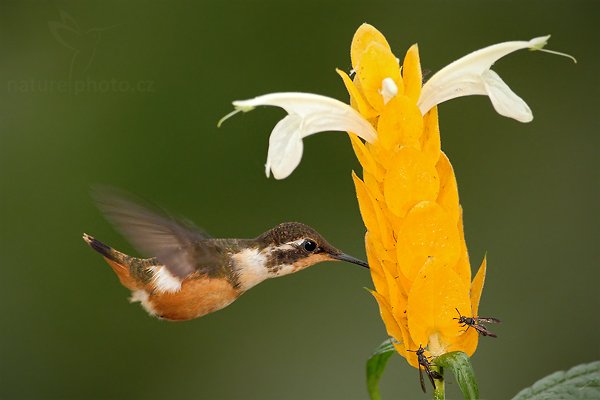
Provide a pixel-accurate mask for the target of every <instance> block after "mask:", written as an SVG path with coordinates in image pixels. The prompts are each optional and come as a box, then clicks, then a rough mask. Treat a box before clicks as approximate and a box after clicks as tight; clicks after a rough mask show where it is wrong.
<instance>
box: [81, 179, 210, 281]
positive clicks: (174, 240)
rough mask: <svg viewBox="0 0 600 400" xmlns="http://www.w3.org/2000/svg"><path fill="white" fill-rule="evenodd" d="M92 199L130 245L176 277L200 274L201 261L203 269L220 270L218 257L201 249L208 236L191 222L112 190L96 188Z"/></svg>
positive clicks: (203, 247)
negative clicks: (162, 265) (153, 259)
mask: <svg viewBox="0 0 600 400" xmlns="http://www.w3.org/2000/svg"><path fill="white" fill-rule="evenodd" d="M92 196H93V198H94V199H95V200H96V203H97V205H98V208H100V210H101V211H102V212H103V213H104V215H105V216H106V218H107V219H108V220H109V221H110V222H111V223H112V224H113V225H114V226H115V228H117V229H118V230H119V231H120V232H121V233H122V234H123V235H124V236H125V237H126V238H127V239H128V240H129V241H130V242H131V244H133V245H134V246H135V247H136V248H137V249H138V250H139V251H140V252H141V253H143V254H144V255H146V256H148V257H156V258H157V259H158V260H159V261H160V262H161V263H162V264H164V265H165V267H166V268H167V269H168V270H169V272H171V273H172V274H173V275H175V276H177V277H179V278H185V277H186V276H188V275H189V274H191V273H194V272H197V271H199V270H200V268H199V267H198V266H199V261H202V263H201V265H203V267H204V268H203V269H213V268H219V267H220V266H221V263H219V262H218V260H217V259H215V257H214V256H215V255H216V254H214V253H213V252H212V251H210V249H208V248H206V247H207V246H205V245H200V243H206V242H207V240H206V239H208V238H209V236H208V235H207V234H206V233H205V232H203V231H201V230H200V229H199V228H197V227H196V226H194V225H193V224H192V223H190V222H189V221H187V220H181V219H176V218H175V217H173V216H171V215H169V214H168V213H167V212H165V211H163V210H159V209H156V208H155V207H153V208H154V209H152V208H150V207H148V206H144V205H142V204H141V201H140V200H138V199H134V198H133V197H132V196H131V195H130V194H128V193H125V192H123V191H120V190H116V189H113V188H105V187H98V188H95V189H94V190H93V191H92ZM208 242H210V241H208ZM217 258H219V257H217ZM200 272H205V273H206V272H209V271H200Z"/></svg>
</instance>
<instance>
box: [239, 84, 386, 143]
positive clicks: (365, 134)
mask: <svg viewBox="0 0 600 400" xmlns="http://www.w3.org/2000/svg"><path fill="white" fill-rule="evenodd" d="M233 105H234V106H235V107H236V108H237V109H240V110H242V111H250V110H252V109H254V108H255V107H257V106H276V107H281V108H283V109H284V110H285V111H287V112H288V113H289V114H290V115H299V116H300V117H302V118H308V117H311V119H312V117H314V116H316V115H318V116H319V117H320V118H326V119H327V121H323V122H322V123H321V124H322V126H324V127H326V128H325V129H324V130H331V131H349V132H352V133H355V134H357V135H358V136H360V137H361V138H363V139H364V140H366V141H367V142H374V141H375V139H376V138H377V131H376V130H375V129H374V128H373V126H372V125H371V124H370V123H369V121H367V120H366V119H365V118H364V117H363V116H362V115H360V113H359V112H358V111H356V110H355V109H353V108H352V107H350V106H349V105H348V104H345V103H342V102H341V101H339V100H336V99H332V98H331V97H326V96H321V95H318V94H312V93H298V92H283V93H270V94H266V95H263V96H258V97H255V98H253V99H249V100H238V101H234V102H233ZM305 126H306V125H305ZM317 132H319V131H314V132H310V133H308V134H306V133H305V132H304V130H303V133H302V134H301V137H306V136H308V135H311V134H313V133H317Z"/></svg>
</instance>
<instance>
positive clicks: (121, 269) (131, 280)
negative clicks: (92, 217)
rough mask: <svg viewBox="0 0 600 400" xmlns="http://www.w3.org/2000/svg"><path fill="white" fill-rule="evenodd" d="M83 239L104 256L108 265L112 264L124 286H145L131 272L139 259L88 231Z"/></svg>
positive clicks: (131, 287) (132, 287) (135, 287)
mask: <svg viewBox="0 0 600 400" xmlns="http://www.w3.org/2000/svg"><path fill="white" fill-rule="evenodd" d="M83 240H84V241H85V242H86V243H87V244H88V245H89V246H90V247H91V248H92V249H94V250H96V251H97V252H98V253H100V254H101V255H102V256H103V257H104V259H105V260H106V262H107V263H108V265H110V266H111V268H112V269H113V271H115V273H116V274H117V276H118V277H119V280H120V281H121V283H122V284H123V286H125V287H126V288H128V289H130V290H137V289H140V288H141V287H143V283H142V282H140V281H139V279H136V278H135V276H133V275H132V273H131V265H132V263H133V264H134V265H136V263H135V261H136V260H139V259H136V258H135V257H131V256H128V255H127V254H124V253H121V252H120V251H117V250H115V249H113V248H112V247H110V246H107V245H105V244H104V243H102V242H101V241H99V240H96V239H94V237H92V236H90V235H88V234H87V233H84V234H83ZM138 264H139V263H138Z"/></svg>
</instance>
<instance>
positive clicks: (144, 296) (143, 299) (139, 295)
mask: <svg viewBox="0 0 600 400" xmlns="http://www.w3.org/2000/svg"><path fill="white" fill-rule="evenodd" d="M149 297H150V296H148V292H146V291H145V290H143V289H142V290H134V291H133V292H131V297H130V298H129V302H130V303H135V302H137V301H139V302H140V303H142V307H144V310H146V312H147V313H148V314H150V315H152V316H156V310H155V309H154V307H153V306H152V303H150V299H149Z"/></svg>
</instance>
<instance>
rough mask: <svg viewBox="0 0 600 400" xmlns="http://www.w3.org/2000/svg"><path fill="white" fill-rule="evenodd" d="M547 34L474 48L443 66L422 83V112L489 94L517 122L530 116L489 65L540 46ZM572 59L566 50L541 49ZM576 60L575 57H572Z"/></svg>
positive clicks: (523, 102) (539, 48) (501, 113)
mask: <svg viewBox="0 0 600 400" xmlns="http://www.w3.org/2000/svg"><path fill="white" fill-rule="evenodd" d="M549 38H550V35H548V36H541V37H537V38H533V39H531V40H530V41H513V42H504V43H498V44H495V45H493V46H489V47H485V48H483V49H480V50H477V51H474V52H473V53H470V54H467V55H466V56H464V57H463V58H460V59H458V60H456V61H454V62H453V63H451V64H449V65H447V66H446V67H444V68H442V69H441V70H440V71H439V72H437V73H436V74H435V75H433V76H432V77H431V79H429V80H428V81H427V83H425V85H423V89H422V90H421V97H420V98H419V102H418V106H419V109H420V110H421V113H422V114H423V115H425V113H426V112H427V111H429V110H430V109H431V108H432V107H434V106H436V105H437V104H440V103H442V102H444V101H446V100H450V99H454V98H456V97H461V96H470V95H485V96H488V97H489V98H490V100H491V102H492V105H493V106H494V108H495V109H496V111H497V112H498V113H499V114H500V115H503V116H505V117H510V118H514V119H516V120H517V121H520V122H530V121H531V120H532V119H533V114H532V113H531V109H530V108H529V106H528V105H527V103H525V101H523V99H521V98H520V97H519V96H517V95H516V94H515V92H513V91H512V90H511V89H510V88H509V87H508V85H507V84H506V83H504V81H503V80H502V79H501V78H500V76H498V74H497V73H495V72H494V71H492V70H491V69H490V67H491V66H492V65H493V64H494V63H495V62H496V60H499V59H500V58H502V57H504V56H505V55H508V54H510V53H512V52H514V51H517V50H521V49H530V50H542V48H543V47H544V46H545V45H546V43H547V41H548V39H549ZM542 51H545V52H548V53H553V54H558V55H562V56H566V57H569V58H571V59H573V61H575V59H574V58H573V57H571V56H569V55H567V54H564V53H558V52H554V51H550V50H542ZM575 62H576V61H575Z"/></svg>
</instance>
